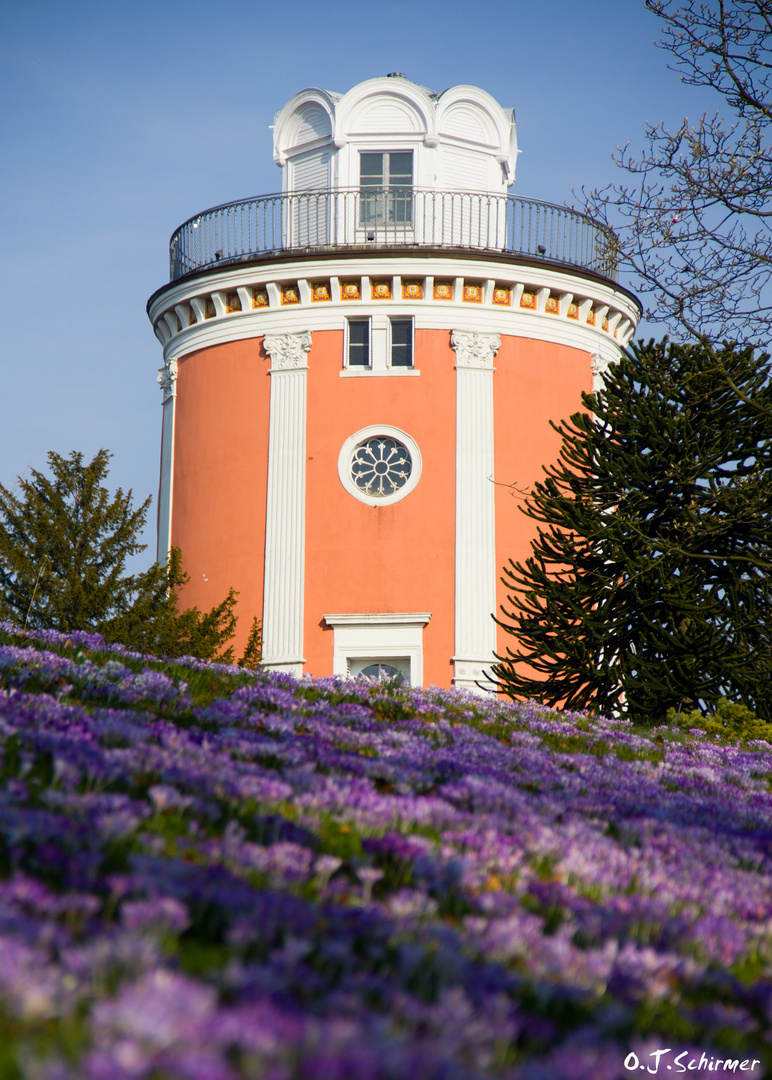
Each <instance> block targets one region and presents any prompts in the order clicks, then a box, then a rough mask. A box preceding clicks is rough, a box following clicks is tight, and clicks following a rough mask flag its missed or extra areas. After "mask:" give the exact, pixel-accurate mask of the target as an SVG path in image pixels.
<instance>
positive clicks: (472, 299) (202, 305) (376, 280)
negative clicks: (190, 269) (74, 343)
mask: <svg viewBox="0 0 772 1080" xmlns="http://www.w3.org/2000/svg"><path fill="white" fill-rule="evenodd" d="M394 269H395V270H396V269H400V267H399V264H398V263H395V264H394ZM239 273H241V272H239ZM242 282H244V279H243V276H242V277H240V278H239V283H238V284H237V285H234V284H232V283H230V282H228V283H227V287H223V288H222V289H220V290H217V289H215V290H211V285H210V291H208V292H204V293H201V294H199V295H198V296H196V295H192V296H191V295H189V294H188V293H186V294H185V295H183V296H182V297H180V296H175V298H174V302H173V303H172V302H170V304H169V306H168V307H167V308H160V309H156V310H154V311H153V320H154V328H155V331H156V334H157V336H158V337H159V339H160V340H161V342H162V344H163V345H164V348H165V349H166V350H167V353H174V354H179V349H180V345H182V343H183V342H184V343H185V344H184V351H188V350H189V348H191V347H195V346H192V342H191V343H190V344H188V341H187V335H188V334H190V333H191V332H192V333H193V334H197V333H200V332H203V333H207V331H204V330H203V325H204V324H205V323H206V322H207V321H210V322H214V323H216V324H219V323H220V321H221V320H222V319H224V318H227V319H228V324H229V325H230V324H231V322H232V321H233V320H236V321H237V324H240V321H241V319H242V318H247V319H252V318H258V319H261V318H262V317H263V315H264V314H265V315H268V316H269V317H271V318H273V319H276V318H277V317H278V318H281V319H287V320H288V321H289V320H293V319H295V320H297V317H298V313H299V312H300V311H302V310H304V309H310V308H311V307H313V308H315V309H316V310H317V311H318V310H319V309H320V308H321V307H324V306H325V305H329V306H328V308H327V310H328V312H329V311H330V310H335V308H336V307H340V308H341V309H343V308H346V309H348V310H347V311H346V312H345V313H344V312H343V311H342V310H341V325H342V324H343V320H344V319H345V317H346V316H347V315H348V314H349V312H350V310H351V308H352V307H359V305H374V304H375V303H376V302H378V301H381V302H385V303H387V304H395V305H405V304H418V303H420V306H421V317H422V318H423V317H424V316H425V317H426V318H427V319H428V320H429V325H431V324H432V322H431V321H432V320H436V313H437V307H438V306H441V305H442V304H447V303H451V304H455V305H456V306H459V305H463V306H464V307H467V308H468V309H469V310H472V309H475V308H476V309H477V311H478V312H481V311H485V310H489V311H491V312H495V313H496V316H497V317H498V318H497V322H496V324H495V325H496V329H498V330H499V331H500V332H504V333H506V332H508V331H507V330H506V329H505V328H504V322H505V321H508V320H509V319H510V318H511V319H512V320H513V327H512V332H513V333H514V334H516V335H517V334H522V333H523V332H524V330H525V328H524V327H523V325H522V321H520V323H519V325H518V322H517V320H521V317H522V315H523V314H526V315H527V317H528V318H529V319H530V318H532V317H533V316H536V317H542V316H545V317H546V321H548V322H550V323H553V324H555V323H556V322H557V321H558V320H560V322H562V323H567V324H568V325H569V326H572V327H573V328H574V329H577V330H578V329H579V327H581V328H582V331H584V330H585V328H590V329H591V330H593V331H594V335H597V336H599V337H600V336H602V337H604V338H605V337H609V338H614V339H616V340H617V341H618V342H619V346H620V348H622V347H624V346H625V344H626V343H627V341H628V340H629V338H630V336H631V335H632V332H633V329H634V326H635V314H634V312H632V311H627V310H626V309H625V308H624V300H623V298H620V306H613V307H612V306H610V305H609V304H608V303H605V302H603V301H602V300H601V298H600V296H587V295H584V296H582V295H576V294H574V293H573V292H567V291H562V290H561V291H556V290H554V289H551V288H550V287H548V286H547V285H543V286H537V285H534V284H528V283H524V282H522V281H517V280H516V279H514V278H512V279H511V280H507V279H505V278H504V279H502V277H501V275H500V273H497V274H496V276H495V277H493V276H491V277H490V278H488V279H486V280H485V281H482V280H480V279H479V278H477V277H466V276H459V277H456V278H453V279H451V278H447V277H446V278H443V277H437V278H435V277H434V276H432V275H426V276H423V277H420V278H419V277H416V276H415V274H414V271H413V272H408V273H407V274H398V273H389V271H388V270H387V269H386V268H385V267H379V272H378V273H377V274H374V275H373V276H372V278H371V277H370V276H366V275H361V274H360V275H359V276H356V277H353V276H351V277H349V276H346V277H337V276H334V275H332V276H330V277H329V278H326V279H324V278H323V279H321V280H320V279H319V278H317V277H315V276H313V275H312V271H311V270H310V269H309V275H308V277H301V276H299V277H298V278H297V279H295V280H291V281H287V280H284V281H282V280H281V279H279V280H268V281H265V282H262V283H259V284H258V283H253V282H250V281H249V280H248V279H247V281H246V282H244V283H243V284H242ZM604 293H606V294H607V293H608V289H605V290H604ZM605 299H607V297H606V296H605V295H604V300H605ZM432 308H434V311H432ZM363 314H367V315H369V314H370V312H369V311H365V312H363ZM411 314H413V312H411ZM416 314H417V309H416ZM301 318H302V316H301ZM296 325H297V322H295V326H296ZM295 326H293V327H292V329H294V328H295ZM289 328H290V327H289V326H288V329H289ZM324 328H325V329H330V326H329V323H328V324H327V325H326V326H325V327H324ZM244 329H245V330H246V327H244ZM250 330H251V328H250ZM273 331H274V326H273V325H271V327H270V331H268V332H269V333H271V332H273ZM254 332H255V333H259V332H260V331H259V329H257V328H255V331H254ZM527 332H529V331H527ZM537 333H538V332H537ZM548 333H550V334H552V333H554V331H552V330H550V331H548ZM240 336H243V335H240ZM178 338H179V339H180V340H179V342H178V341H177V340H176V339H178ZM576 347H577V348H585V349H586V350H587V351H590V349H591V348H592V345H591V339H586V340H581V339H580V340H577V343H576Z"/></svg>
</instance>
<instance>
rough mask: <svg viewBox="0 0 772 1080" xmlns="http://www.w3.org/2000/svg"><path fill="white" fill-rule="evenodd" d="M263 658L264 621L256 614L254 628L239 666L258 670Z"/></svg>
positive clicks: (250, 632)
mask: <svg viewBox="0 0 772 1080" xmlns="http://www.w3.org/2000/svg"><path fill="white" fill-rule="evenodd" d="M262 658H263V622H262V619H258V617H257V615H255V617H254V619H253V620H252V628H251V630H250V631H249V637H248V638H247V644H246V647H245V649H244V655H243V656H242V657H241V659H240V660H239V667H243V668H248V669H249V670H250V671H256V670H257V668H259V667H260V661H261V660H262Z"/></svg>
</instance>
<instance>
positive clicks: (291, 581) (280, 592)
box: [262, 330, 311, 677]
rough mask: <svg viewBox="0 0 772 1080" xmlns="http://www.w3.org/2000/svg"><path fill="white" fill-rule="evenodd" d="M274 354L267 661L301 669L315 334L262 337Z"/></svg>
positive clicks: (280, 667)
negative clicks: (309, 381)
mask: <svg viewBox="0 0 772 1080" xmlns="http://www.w3.org/2000/svg"><path fill="white" fill-rule="evenodd" d="M263 348H264V349H265V351H266V352H267V353H268V355H269V356H270V358H271V407H270V420H269V425H268V503H267V507H266V525H265V588H264V594H263V660H262V663H263V666H264V667H268V668H272V669H273V670H274V671H286V672H289V674H290V675H295V676H296V677H300V676H301V675H302V674H303V664H304V662H305V661H304V659H303V580H304V574H305V513H306V375H307V372H308V365H307V363H306V354H307V353H308V351H309V349H310V348H311V333H310V331H309V330H305V331H303V332H302V333H299V334H276V335H273V336H271V337H266V338H265V339H264V340H263Z"/></svg>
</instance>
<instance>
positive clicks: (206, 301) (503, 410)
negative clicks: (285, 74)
mask: <svg viewBox="0 0 772 1080" xmlns="http://www.w3.org/2000/svg"><path fill="white" fill-rule="evenodd" d="M516 156H517V143H516V128H515V117H514V113H513V112H512V111H511V110H509V111H508V110H505V109H503V108H502V107H501V106H500V105H499V104H498V103H497V102H496V101H495V100H494V99H493V98H492V97H491V96H490V95H489V94H487V93H486V92H485V91H483V90H480V89H478V88H476V87H471V86H455V87H452V88H451V89H449V90H446V91H444V92H443V93H441V94H435V93H433V92H432V91H430V90H427V89H426V88H425V87H423V86H419V85H418V84H416V83H413V82H411V81H409V80H408V79H406V78H405V77H404V76H402V75H398V74H395V75H390V76H386V77H383V78H375V79H369V80H367V81H366V82H363V83H360V84H359V85H358V86H355V87H353V89H351V90H349V91H348V93H346V94H343V95H340V94H334V93H330V92H328V91H324V90H319V89H314V88H312V89H307V90H302V91H300V93H298V94H296V95H295V96H294V97H293V98H292V99H291V100H290V101H289V102H288V103H287V104H286V105H285V106H284V108H283V109H282V110H281V111H280V112H279V113H278V114H277V116H276V121H275V125H274V160H275V161H276V163H277V164H278V165H279V166H280V168H281V169H282V191H281V193H280V194H276V195H269V196H262V197H257V198H252V199H245V200H241V201H239V202H235V203H230V204H227V205H223V206H218V207H215V208H214V209H211V210H207V211H205V212H203V213H201V214H198V215H196V216H195V217H193V218H190V219H189V220H188V221H186V222H185V223H184V224H183V225H182V226H180V228H179V229H177V230H176V232H175V233H174V234H173V236H172V239H171V281H170V283H169V284H167V285H165V286H163V287H162V288H161V289H159V290H158V291H157V292H156V293H154V295H153V296H152V297H151V299H150V301H149V302H148V313H149V316H150V319H151V322H152V324H153V327H154V329H155V332H156V334H157V336H158V337H159V339H160V340H161V342H162V344H163V349H164V366H163V367H162V368H161V369H160V372H159V383H160V385H161V388H162V391H163V433H162V451H161V491H160V499H159V541H158V545H159V546H158V555H159V558H165V557H166V554H167V552H168V550H169V547H170V546H171V545H175V546H178V547H180V548H181V549H182V554H183V562H184V566H185V568H186V569H187V570H188V572H189V573H190V575H191V581H190V584H189V585H188V586H187V587H186V590H185V594H184V601H185V604H186V605H187V606H190V605H193V604H196V605H198V606H199V607H202V608H208V607H211V606H212V604H213V603H215V602H217V601H218V600H219V599H221V597H222V596H223V595H224V593H225V591H227V588H228V587H230V586H231V585H232V586H233V587H235V588H236V589H238V590H239V592H240V599H239V612H240V614H241V615H242V627H243V630H244V635H245V633H246V629H248V626H249V623H250V621H251V617H252V615H253V614H258V615H260V614H261V615H262V618H263V642H264V644H263V662H264V664H265V665H267V666H269V667H271V668H274V669H278V670H284V671H287V672H290V673H292V674H295V675H300V674H301V673H302V672H304V671H306V672H311V673H313V674H314V675H329V674H341V675H345V674H360V673H363V672H364V673H367V674H377V673H382V674H383V673H385V674H394V673H397V672H398V673H400V674H401V675H402V676H403V677H405V678H406V679H408V680H409V681H410V682H411V683H413V684H414V685H420V684H429V683H434V684H436V685H440V686H448V685H455V686H461V687H467V688H470V689H475V688H477V687H478V683H480V682H484V672H485V669H486V667H489V665H490V663H491V662H492V658H493V654H494V652H496V651H503V642H502V641H498V642H497V627H496V625H495V623H494V621H493V618H492V615H493V613H494V612H496V611H498V608H499V605H500V604H501V602H502V601H503V599H504V593H503V586H502V585H501V583H500V581H499V575H500V573H501V569H502V567H503V566H504V565H505V563H506V561H507V559H508V558H515V559H517V558H523V557H524V556H526V555H527V554H528V550H529V542H530V538H531V535H532V524H531V523H530V522H529V520H528V519H526V518H525V517H524V516H523V515H522V514H520V513H519V509H518V507H519V502H520V493H521V492H522V491H523V489H526V488H528V487H529V486H530V485H531V484H532V483H533V481H534V480H535V479H537V478H538V477H539V476H540V475H541V467H542V466H543V465H544V464H546V463H548V462H549V461H551V460H553V459H554V458H555V456H556V453H557V450H558V446H559V443H558V439H557V436H556V435H555V433H554V431H552V429H551V428H550V426H549V421H550V420H551V419H552V420H559V419H561V418H563V417H565V416H567V415H568V414H569V413H571V412H573V411H575V410H576V409H577V408H578V407H579V405H580V394H581V391H582V390H589V389H591V388H592V385H593V377H594V376H595V377H598V375H599V373H600V372H602V370H603V369H604V368H605V366H607V365H608V364H609V363H611V362H613V361H614V360H615V359H616V358H617V356H618V355H619V351H620V349H621V348H623V347H624V345H625V344H626V343H627V341H628V340H629V339H630V337H631V336H632V334H633V332H634V329H635V325H636V322H637V319H638V317H639V314H640V311H639V307H638V304H637V301H636V300H635V298H634V297H633V296H632V295H631V294H630V293H629V292H627V291H626V290H625V289H623V288H621V287H620V286H619V285H618V283H617V275H616V259H615V250H616V248H615V242H614V237H613V235H612V234H611V233H609V232H608V230H606V229H604V228H603V227H602V226H601V225H599V224H597V223H596V222H593V221H592V220H590V219H589V218H587V217H585V216H583V215H581V214H578V213H576V212H575V211H571V210H569V209H567V208H565V207H558V206H553V205H550V204H547V203H542V202H538V201H535V200H532V199H525V198H520V197H517V196H513V195H509V194H507V188H508V187H509V186H510V185H511V184H512V183H513V181H514V175H515V161H516ZM499 633H500V631H499Z"/></svg>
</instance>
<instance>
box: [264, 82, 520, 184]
mask: <svg viewBox="0 0 772 1080" xmlns="http://www.w3.org/2000/svg"><path fill="white" fill-rule="evenodd" d="M379 150H380V151H382V152H384V153H386V152H389V151H407V150H409V151H412V153H413V159H414V169H413V182H414V184H415V186H417V187H428V188H439V189H453V190H473V191H485V192H490V193H494V194H500V193H502V192H503V191H504V190H505V189H506V188H507V187H508V186H509V185H510V184H512V183H513V181H514V178H515V161H516V157H517V135H516V128H515V114H514V110H512V109H505V108H503V107H502V106H501V105H499V104H498V102H497V101H496V100H495V99H494V98H493V97H491V95H490V94H488V93H487V92H486V91H485V90H481V89H480V88H479V87H476V86H464V85H461V86H452V87H450V89H448V90H444V91H443V92H442V93H441V94H435V93H434V92H433V91H431V90H428V89H427V88H426V87H425V86H420V85H419V84H418V83H415V82H412V81H411V80H410V79H407V78H405V76H403V75H387V76H383V77H380V78H375V79H367V80H366V81H365V82H362V83H358V84H357V85H356V86H354V87H352V88H351V89H350V90H349V91H348V92H347V93H345V94H336V93H331V92H330V91H328V90H321V89H318V88H316V87H309V88H308V89H305V90H300V91H299V92H298V93H297V94H295V95H293V97H292V98H290V100H289V101H288V102H287V104H286V105H285V106H284V108H283V109H281V110H280V111H279V112H278V113H277V115H276V120H275V123H274V160H275V161H276V163H277V164H278V165H280V166H281V167H282V168H283V169H284V182H283V184H282V188H283V190H285V191H290V190H308V189H309V187H332V188H334V187H355V186H356V185H357V184H358V182H359V172H358V153H359V152H360V151H364V152H377V151H379ZM293 163H294V164H295V165H296V166H297V167H296V168H292V166H293ZM287 165H290V166H291V167H290V168H289V169H287V168H286V166H287Z"/></svg>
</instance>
